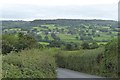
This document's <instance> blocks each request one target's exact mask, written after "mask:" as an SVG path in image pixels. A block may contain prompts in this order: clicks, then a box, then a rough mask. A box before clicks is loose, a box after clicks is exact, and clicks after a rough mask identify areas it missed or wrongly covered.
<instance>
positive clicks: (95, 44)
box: [90, 42, 99, 49]
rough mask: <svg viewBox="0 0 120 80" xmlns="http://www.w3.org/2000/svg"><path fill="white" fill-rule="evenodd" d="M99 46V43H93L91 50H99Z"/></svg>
mask: <svg viewBox="0 0 120 80" xmlns="http://www.w3.org/2000/svg"><path fill="white" fill-rule="evenodd" d="M98 47H99V45H98V44H97V42H93V43H91V44H90V49H95V48H98Z"/></svg>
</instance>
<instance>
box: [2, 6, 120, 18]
mask: <svg viewBox="0 0 120 80" xmlns="http://www.w3.org/2000/svg"><path fill="white" fill-rule="evenodd" d="M117 13H118V12H117V4H94V5H93V4H92V5H54V6H47V5H36V4H14V5H11V6H9V5H7V6H3V8H2V16H1V19H23V20H33V19H57V18H68V19H69V18H72V19H113V20H116V19H117Z"/></svg>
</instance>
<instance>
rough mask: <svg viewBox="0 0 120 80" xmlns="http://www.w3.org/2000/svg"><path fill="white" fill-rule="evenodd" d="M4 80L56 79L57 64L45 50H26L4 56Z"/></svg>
mask: <svg viewBox="0 0 120 80" xmlns="http://www.w3.org/2000/svg"><path fill="white" fill-rule="evenodd" d="M2 66H3V69H2V70H3V78H56V72H55V70H56V63H55V59H54V58H53V56H52V55H50V54H48V53H47V52H45V51H43V50H37V49H32V50H24V51H22V52H19V53H15V52H13V53H11V54H8V55H5V56H3V64H2Z"/></svg>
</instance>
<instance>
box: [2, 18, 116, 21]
mask: <svg viewBox="0 0 120 80" xmlns="http://www.w3.org/2000/svg"><path fill="white" fill-rule="evenodd" d="M35 20H101V21H118V20H110V19H70V18H56V19H32V20H22V19H4V20H0V21H35Z"/></svg>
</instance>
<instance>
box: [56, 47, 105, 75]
mask: <svg viewBox="0 0 120 80" xmlns="http://www.w3.org/2000/svg"><path fill="white" fill-rule="evenodd" d="M103 52H104V48H98V49H93V50H78V51H61V52H59V53H58V54H56V62H57V64H58V66H59V67H62V68H68V69H72V70H76V71H80V72H86V73H90V74H97V75H100V72H101V71H100V65H101V64H100V63H98V62H97V58H98V55H100V54H103ZM99 60H100V59H99Z"/></svg>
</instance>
